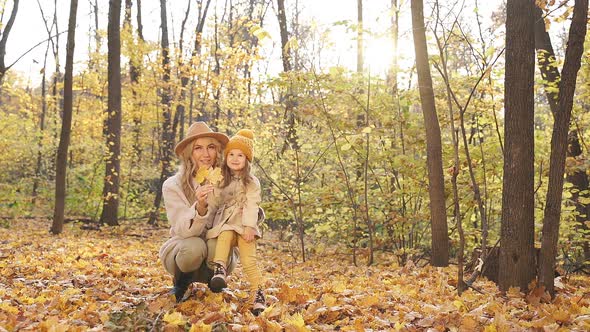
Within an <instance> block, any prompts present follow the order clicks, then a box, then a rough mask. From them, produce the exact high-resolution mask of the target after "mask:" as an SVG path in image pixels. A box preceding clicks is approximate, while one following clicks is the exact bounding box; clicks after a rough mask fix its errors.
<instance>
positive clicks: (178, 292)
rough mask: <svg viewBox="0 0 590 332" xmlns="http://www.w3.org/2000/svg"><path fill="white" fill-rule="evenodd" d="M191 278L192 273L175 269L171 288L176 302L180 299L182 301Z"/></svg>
mask: <svg viewBox="0 0 590 332" xmlns="http://www.w3.org/2000/svg"><path fill="white" fill-rule="evenodd" d="M191 279H192V273H186V272H182V271H180V270H177V271H175V273H174V288H173V289H172V292H173V293H174V297H175V298H176V303H180V301H182V298H183V297H184V293H186V290H187V289H188V286H189V285H190V284H191V281H192V280H191Z"/></svg>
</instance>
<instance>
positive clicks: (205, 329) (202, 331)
mask: <svg viewBox="0 0 590 332" xmlns="http://www.w3.org/2000/svg"><path fill="white" fill-rule="evenodd" d="M212 328H213V327H212V326H211V325H209V324H205V323H203V322H200V323H197V324H193V325H192V326H191V329H190V330H189V332H211V330H212Z"/></svg>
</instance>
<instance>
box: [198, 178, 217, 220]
mask: <svg viewBox="0 0 590 332" xmlns="http://www.w3.org/2000/svg"><path fill="white" fill-rule="evenodd" d="M212 191H213V185H210V184H206V185H202V186H199V188H197V190H195V196H196V197H197V210H198V211H199V214H201V215H203V214H205V213H207V212H206V211H207V196H208V195H209V193H210V192H212ZM203 211H205V213H201V212H203Z"/></svg>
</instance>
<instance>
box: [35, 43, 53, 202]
mask: <svg viewBox="0 0 590 332" xmlns="http://www.w3.org/2000/svg"><path fill="white" fill-rule="evenodd" d="M48 53H49V42H47V48H46V49H45V57H44V58H43V75H41V115H40V116H39V141H38V142H37V145H38V146H37V165H36V166H35V179H34V181H33V190H32V192H31V205H32V209H33V210H34V209H35V205H36V204H37V190H38V189H39V180H40V178H41V171H42V166H43V134H44V132H45V115H46V114H47V74H46V72H47V54H48Z"/></svg>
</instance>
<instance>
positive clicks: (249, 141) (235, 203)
mask: <svg viewBox="0 0 590 332" xmlns="http://www.w3.org/2000/svg"><path fill="white" fill-rule="evenodd" d="M253 139H254V134H253V133H252V131H251V130H248V129H242V130H240V131H238V133H237V134H236V135H235V136H234V137H232V138H231V139H230V140H229V142H228V143H227V145H226V147H225V151H224V153H225V159H224V163H223V165H222V174H223V180H222V183H221V185H220V194H219V195H218V198H216V199H215V200H214V201H215V202H213V203H212V204H210V205H209V209H211V210H210V211H208V212H209V215H210V216H212V217H211V218H213V227H212V228H211V229H210V230H209V231H207V239H214V238H217V246H216V249H215V257H214V258H213V262H212V263H213V265H214V266H215V274H214V276H213V278H212V279H211V283H210V285H211V290H213V291H214V292H215V291H221V290H222V289H223V288H225V287H227V284H226V281H225V277H226V268H227V263H228V257H229V254H230V249H231V248H232V247H235V246H237V247H238V249H239V251H240V261H241V262H242V264H243V269H244V273H246V276H247V277H248V281H249V282H250V287H251V289H252V291H253V292H254V306H253V310H252V312H253V313H254V314H255V315H258V314H259V313H260V312H262V311H264V309H265V308H266V301H265V299H264V294H263V292H262V289H261V288H260V286H261V284H262V275H261V273H260V270H259V269H258V267H257V265H256V239H257V238H259V237H260V230H259V229H258V209H259V204H260V201H261V196H260V182H259V181H258V179H257V178H256V177H255V176H254V175H252V174H251V173H250V170H251V166H250V163H251V162H252V157H253V156H252V155H253Z"/></svg>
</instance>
